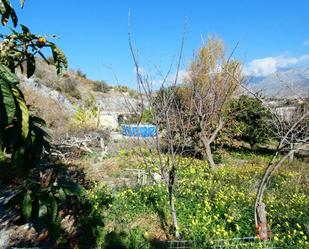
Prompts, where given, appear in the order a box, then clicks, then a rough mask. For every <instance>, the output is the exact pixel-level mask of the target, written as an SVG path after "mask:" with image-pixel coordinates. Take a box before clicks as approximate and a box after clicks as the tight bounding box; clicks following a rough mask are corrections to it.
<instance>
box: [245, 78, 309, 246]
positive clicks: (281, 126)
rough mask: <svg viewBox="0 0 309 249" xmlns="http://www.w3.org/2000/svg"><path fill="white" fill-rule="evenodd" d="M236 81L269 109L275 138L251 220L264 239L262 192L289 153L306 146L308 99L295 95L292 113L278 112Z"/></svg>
mask: <svg viewBox="0 0 309 249" xmlns="http://www.w3.org/2000/svg"><path fill="white" fill-rule="evenodd" d="M239 84H240V85H241V86H242V87H243V88H244V89H245V90H246V91H248V92H249V93H250V94H252V95H253V96H254V97H255V98H256V99H257V100H259V101H260V102H261V103H262V104H263V106H264V107H266V108H267V109H268V110H269V111H270V113H271V114H272V118H271V119H270V120H269V122H271V124H272V125H273V127H274V128H275V129H274V131H275V134H274V137H275V138H276V139H277V141H278V144H277V146H276V149H275V152H274V154H273V156H272V158H271V160H270V161H269V163H268V165H267V167H266V169H265V171H264V173H263V176H262V179H261V181H260V183H259V186H258V190H257V195H256V199H255V203H254V220H255V226H256V229H257V233H258V236H259V237H260V238H261V239H263V240H267V239H268V233H267V230H268V228H267V218H266V205H265V204H264V203H263V198H264V194H265V191H266V189H267V185H268V183H269V181H270V180H271V177H272V176H273V175H274V173H275V172H276V170H277V169H278V168H279V167H281V166H282V165H283V164H284V163H285V162H291V160H288V159H290V158H291V156H293V155H294V154H295V153H297V152H299V151H300V150H303V149H305V148H307V147H308V145H309V101H308V99H305V98H301V97H298V100H297V103H298V107H297V108H295V109H294V110H291V112H292V113H291V114H290V115H289V116H287V115H280V113H278V112H277V111H276V109H275V108H273V107H271V106H270V105H269V104H268V103H267V102H266V101H265V100H264V99H263V98H261V96H260V95H258V94H256V93H254V92H253V91H252V90H251V89H250V88H249V87H248V86H247V85H245V84H243V83H241V82H240V83H239Z"/></svg>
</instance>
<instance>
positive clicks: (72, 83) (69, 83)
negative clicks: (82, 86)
mask: <svg viewBox="0 0 309 249" xmlns="http://www.w3.org/2000/svg"><path fill="white" fill-rule="evenodd" d="M78 84H79V81H78V80H77V79H74V78H66V79H65V80H64V81H63V84H62V86H61V89H62V90H63V91H64V92H65V93H67V94H69V95H70V96H72V97H73V98H76V99H81V93H80V91H79V90H78V89H77V87H76V86H77V85H78Z"/></svg>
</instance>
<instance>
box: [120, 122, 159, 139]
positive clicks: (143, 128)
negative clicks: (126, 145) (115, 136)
mask: <svg viewBox="0 0 309 249" xmlns="http://www.w3.org/2000/svg"><path fill="white" fill-rule="evenodd" d="M121 128H122V135H124V136H128V137H144V138H147V137H154V136H156V135H157V128H156V126H155V125H147V124H140V125H135V124H131V125H126V124H124V125H122V126H121Z"/></svg>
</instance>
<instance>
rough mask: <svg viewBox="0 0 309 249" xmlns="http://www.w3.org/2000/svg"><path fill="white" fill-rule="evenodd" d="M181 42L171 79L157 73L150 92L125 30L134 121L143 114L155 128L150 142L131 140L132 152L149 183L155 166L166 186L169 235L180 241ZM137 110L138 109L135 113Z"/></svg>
mask: <svg viewBox="0 0 309 249" xmlns="http://www.w3.org/2000/svg"><path fill="white" fill-rule="evenodd" d="M183 43H184V39H182V43H181V49H180V53H179V57H178V63H177V65H176V73H175V76H174V77H173V79H171V78H170V77H169V76H170V70H169V71H168V72H167V73H166V74H163V73H162V72H161V71H159V72H158V73H159V74H160V76H161V85H160V87H159V90H156V89H154V85H155V84H154V81H153V77H151V75H149V74H148V73H147V72H145V71H143V73H142V70H141V69H140V65H139V61H138V58H137V53H136V51H135V50H134V49H133V45H132V42H131V35H130V31H129V45H130V49H131V53H132V57H133V60H134V64H135V71H136V76H137V88H138V92H139V94H138V97H139V103H140V105H138V107H137V108H135V110H134V113H135V120H138V123H139V122H141V121H142V120H143V118H145V114H147V121H148V122H149V121H150V122H151V123H152V124H153V125H154V126H155V127H156V129H157V132H156V135H155V136H154V137H153V140H144V139H142V138H139V139H136V140H135V142H137V145H138V146H137V151H136V153H137V154H138V156H139V158H141V159H142V163H143V164H144V165H145V167H146V170H147V172H148V173H149V175H150V176H151V177H152V179H153V181H154V182H156V183H158V179H156V177H155V176H154V171H153V169H154V167H155V170H156V171H157V172H158V173H159V175H160V176H161V180H162V182H163V184H165V186H166V187H167V192H168V197H169V198H168V202H169V207H170V213H171V216H172V224H173V230H174V231H173V232H174V235H175V237H176V238H177V239H180V233H179V227H178V219H177V213H176V207H175V191H176V189H175V187H176V183H177V174H178V171H179V170H181V167H185V166H189V165H183V164H182V160H181V156H183V155H184V154H185V153H187V151H186V144H187V143H188V140H189V136H188V131H189V129H188V127H189V124H190V118H187V119H185V117H184V116H183V115H184V112H183V110H182V109H181V108H180V105H179V102H178V96H177V95H176V94H175V91H173V89H174V88H176V86H177V84H178V75H179V67H180V62H181V56H182V50H183ZM171 67H172V65H171ZM146 103H147V104H146ZM140 108H142V110H139V109H140ZM145 108H147V109H145ZM163 143H164V146H163Z"/></svg>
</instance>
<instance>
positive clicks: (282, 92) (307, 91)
mask: <svg viewBox="0 0 309 249" xmlns="http://www.w3.org/2000/svg"><path fill="white" fill-rule="evenodd" d="M246 80H247V82H248V86H249V87H250V88H251V89H252V90H254V91H255V92H259V93H260V94H262V95H263V96H266V97H279V98H297V97H308V96H309V68H300V67H299V68H284V69H280V70H279V71H277V72H275V73H272V74H269V75H267V76H247V77H246Z"/></svg>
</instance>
